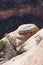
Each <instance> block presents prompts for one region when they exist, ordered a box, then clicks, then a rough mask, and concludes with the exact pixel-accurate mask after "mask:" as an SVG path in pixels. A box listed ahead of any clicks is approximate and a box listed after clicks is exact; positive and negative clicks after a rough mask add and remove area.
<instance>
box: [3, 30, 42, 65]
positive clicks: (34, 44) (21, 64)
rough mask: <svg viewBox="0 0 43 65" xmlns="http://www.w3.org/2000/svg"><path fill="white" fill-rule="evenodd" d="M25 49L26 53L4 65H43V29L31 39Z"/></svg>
mask: <svg viewBox="0 0 43 65" xmlns="http://www.w3.org/2000/svg"><path fill="white" fill-rule="evenodd" d="M25 44H26V45H25ZM23 49H25V50H26V52H24V53H23V54H21V55H18V56H16V57H14V58H12V59H11V60H9V61H8V62H6V63H4V64H2V65H43V29H41V30H40V31H39V32H37V33H36V34H35V35H33V36H32V37H30V39H28V40H27V41H26V42H25V43H24V48H23Z"/></svg>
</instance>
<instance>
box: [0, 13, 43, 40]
mask: <svg viewBox="0 0 43 65" xmlns="http://www.w3.org/2000/svg"><path fill="white" fill-rule="evenodd" d="M29 23H32V24H36V25H37V26H38V27H39V28H43V21H41V20H40V19H39V18H38V17H36V16H34V15H32V14H25V15H22V16H12V17H10V18H8V19H6V20H0V39H1V38H2V37H4V34H5V33H9V32H11V31H14V30H16V29H17V28H18V27H19V26H20V25H22V24H29Z"/></svg>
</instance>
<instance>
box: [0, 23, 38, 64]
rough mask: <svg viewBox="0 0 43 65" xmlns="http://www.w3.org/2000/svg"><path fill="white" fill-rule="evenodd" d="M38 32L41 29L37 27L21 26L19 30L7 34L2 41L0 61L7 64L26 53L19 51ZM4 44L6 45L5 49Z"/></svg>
mask: <svg viewBox="0 0 43 65" xmlns="http://www.w3.org/2000/svg"><path fill="white" fill-rule="evenodd" d="M37 31H39V28H38V27H37V26H36V25H34V24H24V25H21V26H20V27H19V28H18V29H17V30H15V31H13V32H11V33H9V34H7V35H6V36H5V37H4V38H2V39H1V40H0V46H1V47H0V57H1V58H0V61H3V62H6V61H8V60H9V59H11V58H12V57H14V56H16V55H18V54H20V53H23V52H24V51H23V52H19V50H20V49H21V48H22V44H23V43H24V42H25V41H26V40H27V39H29V38H30V37H31V36H32V35H33V34H35V33H36V32H37ZM2 44H3V45H4V48H3V46H2ZM23 48H24V47H23ZM21 51H22V49H21ZM3 62H0V63H3ZM0 65H1V64H0Z"/></svg>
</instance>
